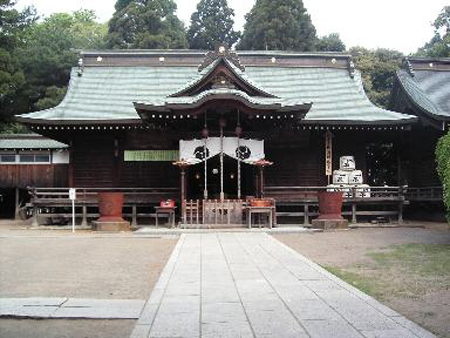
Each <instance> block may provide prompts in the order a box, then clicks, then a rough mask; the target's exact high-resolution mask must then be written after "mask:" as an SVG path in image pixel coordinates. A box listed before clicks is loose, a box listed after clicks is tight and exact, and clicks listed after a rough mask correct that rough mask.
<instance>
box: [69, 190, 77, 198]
mask: <svg viewBox="0 0 450 338" xmlns="http://www.w3.org/2000/svg"><path fill="white" fill-rule="evenodd" d="M69 199H71V200H72V201H74V200H75V199H76V189H75V188H70V189H69Z"/></svg>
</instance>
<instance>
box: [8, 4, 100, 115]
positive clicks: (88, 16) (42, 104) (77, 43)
mask: <svg viewBox="0 0 450 338" xmlns="http://www.w3.org/2000/svg"><path fill="white" fill-rule="evenodd" d="M96 19H97V17H96V15H95V12H93V11H91V10H78V11H75V12H73V13H72V14H69V13H55V14H52V15H51V16H50V17H48V18H45V19H44V20H43V21H42V22H37V23H35V24H33V25H32V26H31V27H30V28H29V29H28V30H27V32H26V34H25V36H24V45H23V46H22V47H21V48H20V49H19V50H18V58H19V60H20V63H21V67H22V69H23V72H24V74H25V77H26V85H25V86H24V88H23V90H22V91H21V95H20V96H19V97H18V98H17V100H16V101H17V102H16V112H15V113H16V114H20V113H23V112H29V111H34V110H36V109H45V108H50V107H53V106H56V105H57V104H59V102H60V101H61V100H62V99H63V97H64V93H65V91H66V87H67V84H68V82H69V78H70V70H71V68H72V67H73V66H75V65H76V64H77V52H76V50H77V49H95V48H102V47H103V46H104V44H105V43H104V38H105V35H106V32H107V27H106V25H105V24H101V23H98V22H97V21H96Z"/></svg>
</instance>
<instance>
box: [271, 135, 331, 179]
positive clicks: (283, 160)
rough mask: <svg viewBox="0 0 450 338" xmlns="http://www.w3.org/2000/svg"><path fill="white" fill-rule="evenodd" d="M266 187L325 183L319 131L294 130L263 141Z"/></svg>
mask: <svg viewBox="0 0 450 338" xmlns="http://www.w3.org/2000/svg"><path fill="white" fill-rule="evenodd" d="M265 147H266V150H265V152H266V158H267V159H268V160H269V161H272V162H273V163H274V164H273V165H272V166H271V167H268V168H267V169H266V171H265V184H266V185H267V186H285V185H286V186H320V185H323V184H325V183H326V179H325V169H324V168H325V158H324V140H323V136H322V135H321V134H319V133H315V132H314V133H313V132H306V131H303V132H296V133H294V134H291V135H289V134H287V135H283V136H281V135H280V138H279V139H278V140H276V139H274V138H272V139H271V140H268V141H265Z"/></svg>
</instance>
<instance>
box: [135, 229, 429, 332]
mask: <svg viewBox="0 0 450 338" xmlns="http://www.w3.org/2000/svg"><path fill="white" fill-rule="evenodd" d="M131 337H132V338H143V337H146V338H148V337H152V338H157V337H158V338H163V337H166V338H169V337H172V338H173V337H180V338H181V337H183V338H194V337H195V338H197V337H203V338H206V337H208V338H209V337H211V338H213V337H214V338H218V337H232V338H238V337H242V338H244V337H258V338H259V337H261V338H269V337H277V338H289V337H296V338H302V337H320V338H326V337H333V338H339V337H342V338H353V337H367V338H372V337H379V338H388V337H392V338H406V337H415V338H416V337H434V336H433V335H432V334H431V333H429V332H428V331H426V330H424V329H422V328H421V327H419V326H418V325H416V324H414V323H412V322H411V321H409V320H407V319H406V318H404V317H403V316H401V315H399V314H398V313H396V312H394V311H393V310H391V309H389V308H387V307H386V306H384V305H382V304H380V303H378V302H377V301H375V300H374V299H373V298H371V297H369V296H367V295H366V294H364V293H362V292H360V291H358V290H357V289H355V288H353V287H352V286H350V285H348V284H347V283H345V282H343V281H342V280H340V279H339V278H337V277H335V276H333V275H331V274H330V273H328V272H327V271H325V270H323V269H322V268H321V267H319V266H318V265H316V264H315V263H313V262H311V261H310V260H308V259H306V258H304V257H303V256H301V255H299V254H298V253H297V252H295V251H293V250H292V249H290V248H288V247H287V246H285V245H284V244H282V243H280V242H278V241H277V240H275V239H274V238H272V237H271V236H269V235H267V234H264V233H210V234H185V235H182V236H181V238H180V240H179V242H178V244H177V246H176V248H175V250H174V252H173V253H172V256H171V257H170V259H169V262H168V263H167V265H166V267H165V269H164V271H163V273H162V275H161V276H160V279H159V280H158V283H157V284H156V286H155V288H154V289H153V292H152V294H151V296H150V299H149V300H148V301H147V303H146V305H145V307H144V310H143V312H142V313H141V316H140V318H139V320H138V322H137V325H136V326H135V329H134V331H133V333H132V335H131Z"/></svg>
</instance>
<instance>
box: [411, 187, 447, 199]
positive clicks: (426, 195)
mask: <svg viewBox="0 0 450 338" xmlns="http://www.w3.org/2000/svg"><path fill="white" fill-rule="evenodd" d="M406 197H407V199H408V200H410V201H419V202H441V201H442V200H443V188H442V187H421V188H408V191H407V193H406Z"/></svg>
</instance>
